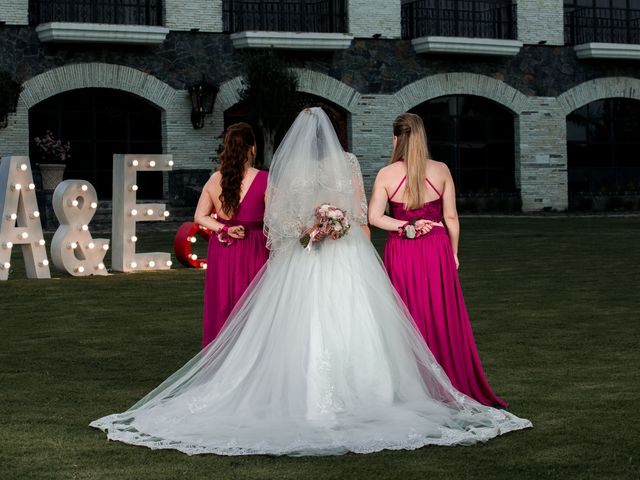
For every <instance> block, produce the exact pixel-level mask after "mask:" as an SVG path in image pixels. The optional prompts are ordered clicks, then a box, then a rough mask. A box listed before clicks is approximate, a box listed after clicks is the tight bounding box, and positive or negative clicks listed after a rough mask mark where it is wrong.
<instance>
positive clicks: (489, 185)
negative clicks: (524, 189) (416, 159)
mask: <svg viewBox="0 0 640 480" xmlns="http://www.w3.org/2000/svg"><path fill="white" fill-rule="evenodd" d="M411 112H412V113H416V114H418V115H420V116H421V117H422V119H423V121H424V124H425V128H426V130H427V139H428V142H429V151H430V154H431V158H433V159H434V160H439V161H441V162H444V163H446V164H447V165H448V166H449V169H450V170H451V174H452V175H453V179H454V182H455V184H456V189H457V193H458V194H459V195H475V196H486V195H495V194H514V193H516V183H515V153H514V152H515V149H514V128H513V123H514V117H513V114H512V113H511V112H510V111H509V110H507V109H506V108H504V107H503V106H501V105H499V104H497V103H496V102H493V101H491V100H487V99H485V98H482V97H476V96H471V95H450V96H446V97H439V98H436V99H433V100H429V101H427V102H424V103H422V104H420V105H418V106H417V107H415V108H414V109H412V110H411Z"/></svg>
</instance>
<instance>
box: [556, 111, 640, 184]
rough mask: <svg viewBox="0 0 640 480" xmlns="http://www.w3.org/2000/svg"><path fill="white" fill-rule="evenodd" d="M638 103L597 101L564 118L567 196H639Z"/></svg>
mask: <svg viewBox="0 0 640 480" xmlns="http://www.w3.org/2000/svg"><path fill="white" fill-rule="evenodd" d="M638 152H640V101H638V100H629V99H619V98H611V99H606V100H598V101H596V102H592V103H590V104H588V105H585V106H584V107H582V108H579V109H578V110H575V111H574V112H572V113H571V114H569V115H568V116H567V154H568V176H569V179H568V180H569V193H570V194H571V193H573V194H580V193H621V192H629V191H631V192H634V193H640V161H639V160H638Z"/></svg>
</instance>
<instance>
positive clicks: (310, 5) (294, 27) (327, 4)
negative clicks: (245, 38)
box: [222, 0, 347, 33]
mask: <svg viewBox="0 0 640 480" xmlns="http://www.w3.org/2000/svg"><path fill="white" fill-rule="evenodd" d="M346 3H347V2H346V1H345V0H271V1H259V0H254V1H244V0H224V1H223V7H222V8H223V17H224V30H225V32H227V33H235V32H243V31H247V30H259V31H272V32H317V33H345V32H346V31H347V8H346Z"/></svg>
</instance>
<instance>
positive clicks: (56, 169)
mask: <svg viewBox="0 0 640 480" xmlns="http://www.w3.org/2000/svg"><path fill="white" fill-rule="evenodd" d="M39 166H40V173H41V175H42V188H43V189H44V190H55V188H56V187H57V186H58V184H59V183H60V182H61V181H62V177H63V175H64V169H65V168H66V165H64V164H61V163H41V164H40V165H39Z"/></svg>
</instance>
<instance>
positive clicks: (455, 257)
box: [453, 253, 460, 270]
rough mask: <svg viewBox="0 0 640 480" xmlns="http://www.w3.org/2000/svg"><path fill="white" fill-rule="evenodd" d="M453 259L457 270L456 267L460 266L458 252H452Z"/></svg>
mask: <svg viewBox="0 0 640 480" xmlns="http://www.w3.org/2000/svg"><path fill="white" fill-rule="evenodd" d="M453 260H454V261H455V262H456V270H458V268H460V260H458V254H456V253H454V254H453Z"/></svg>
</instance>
